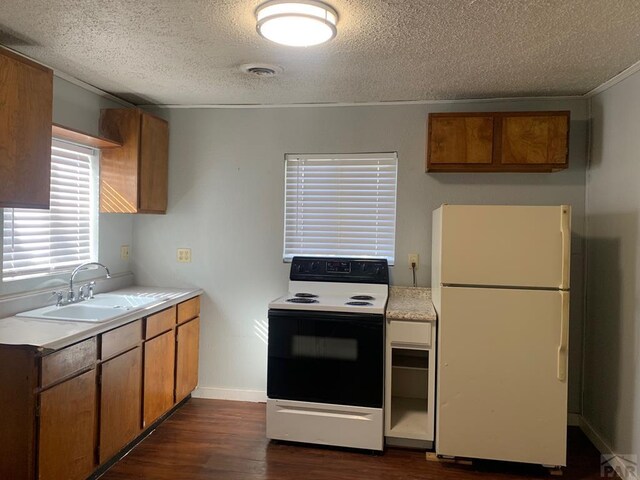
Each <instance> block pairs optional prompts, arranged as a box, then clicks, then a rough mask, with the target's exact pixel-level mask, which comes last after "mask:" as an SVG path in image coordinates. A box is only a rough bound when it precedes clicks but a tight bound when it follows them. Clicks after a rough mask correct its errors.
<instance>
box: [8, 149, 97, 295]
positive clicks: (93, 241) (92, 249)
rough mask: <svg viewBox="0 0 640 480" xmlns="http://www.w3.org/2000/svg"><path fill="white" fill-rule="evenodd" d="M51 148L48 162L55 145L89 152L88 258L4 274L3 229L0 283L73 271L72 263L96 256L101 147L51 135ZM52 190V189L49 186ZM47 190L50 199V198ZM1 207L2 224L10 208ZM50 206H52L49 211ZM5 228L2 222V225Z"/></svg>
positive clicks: (52, 276) (17, 281)
mask: <svg viewBox="0 0 640 480" xmlns="http://www.w3.org/2000/svg"><path fill="white" fill-rule="evenodd" d="M51 140H52V141H51V145H52V151H51V162H52V163H53V162H54V159H53V156H54V148H58V149H66V150H70V151H72V152H74V153H76V154H78V155H87V156H89V202H88V205H89V257H88V259H87V260H85V259H82V261H79V262H78V263H77V264H75V263H74V265H65V266H64V267H60V268H49V269H48V270H47V271H43V270H39V271H36V272H34V273H25V272H12V273H10V274H9V276H8V275H7V272H6V270H5V267H4V253H5V244H4V233H3V240H2V242H1V243H2V257H3V261H2V262H1V263H0V277H1V283H2V284H4V285H7V284H20V282H29V281H33V280H34V279H46V278H55V277H59V276H60V275H62V274H68V273H70V272H72V271H73V269H74V268H75V267H77V266H78V265H80V264H81V263H83V262H85V261H97V259H98V239H99V221H98V215H99V190H98V188H99V187H98V185H99V184H98V182H99V165H100V150H99V149H98V148H95V147H91V146H87V145H82V144H80V143H76V142H71V141H69V140H65V139H61V138H57V137H52V139H51ZM52 193H53V190H52ZM52 193H50V199H52V197H51V195H52ZM0 210H2V220H3V225H4V218H5V211H6V210H9V208H4V209H0ZM11 210H13V211H14V212H15V210H28V211H32V210H40V211H47V209H19V208H12V209H11ZM50 210H51V207H50V208H49V209H48V211H50ZM3 232H4V226H3Z"/></svg>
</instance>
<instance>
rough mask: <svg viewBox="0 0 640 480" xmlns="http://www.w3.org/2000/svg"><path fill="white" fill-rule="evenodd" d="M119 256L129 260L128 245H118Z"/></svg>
mask: <svg viewBox="0 0 640 480" xmlns="http://www.w3.org/2000/svg"><path fill="white" fill-rule="evenodd" d="M120 258H121V259H122V260H129V245H122V246H121V247H120Z"/></svg>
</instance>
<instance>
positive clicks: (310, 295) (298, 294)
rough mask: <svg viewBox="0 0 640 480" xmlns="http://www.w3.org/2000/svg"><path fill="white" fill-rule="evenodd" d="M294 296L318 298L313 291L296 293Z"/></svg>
mask: <svg viewBox="0 0 640 480" xmlns="http://www.w3.org/2000/svg"><path fill="white" fill-rule="evenodd" d="M294 297H298V298H318V295H316V294H314V293H304V292H303V293H296V294H295V295H294Z"/></svg>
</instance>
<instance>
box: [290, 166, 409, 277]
mask: <svg viewBox="0 0 640 480" xmlns="http://www.w3.org/2000/svg"><path fill="white" fill-rule="evenodd" d="M397 170H398V160H397V155H396V154H395V153H376V154H351V155H287V156H286V159H285V222H284V223H285V226H284V255H283V256H284V260H285V261H289V260H291V259H292V258H293V257H294V256H296V255H305V256H325V257H362V258H368V257H382V258H386V259H387V260H388V261H389V263H390V264H392V265H393V262H394V254H395V228H396V185H397Z"/></svg>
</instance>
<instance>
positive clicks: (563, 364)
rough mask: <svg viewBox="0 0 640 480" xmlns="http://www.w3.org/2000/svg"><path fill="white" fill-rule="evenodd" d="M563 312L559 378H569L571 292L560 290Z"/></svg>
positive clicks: (562, 379) (561, 379) (559, 347)
mask: <svg viewBox="0 0 640 480" xmlns="http://www.w3.org/2000/svg"><path fill="white" fill-rule="evenodd" d="M560 296H561V299H562V314H561V316H560V345H559V346H558V372H557V376H558V380H560V381H561V382H564V381H565V380H566V379H567V350H568V347H569V292H560Z"/></svg>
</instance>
